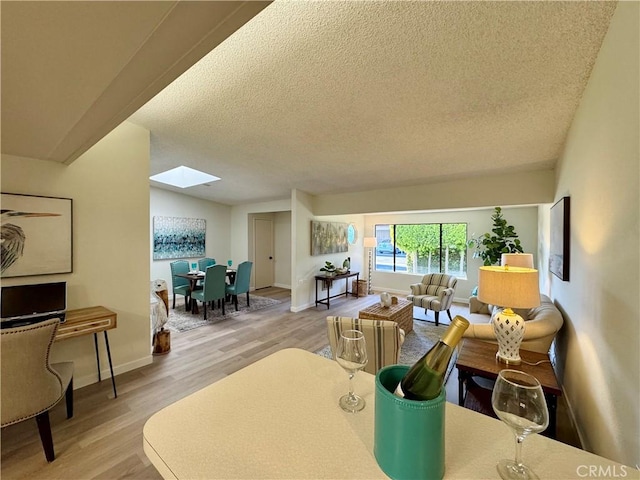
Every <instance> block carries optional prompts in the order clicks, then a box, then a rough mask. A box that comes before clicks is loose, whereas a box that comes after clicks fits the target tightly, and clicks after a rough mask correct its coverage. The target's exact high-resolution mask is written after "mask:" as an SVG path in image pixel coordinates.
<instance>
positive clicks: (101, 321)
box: [55, 307, 118, 398]
mask: <svg viewBox="0 0 640 480" xmlns="http://www.w3.org/2000/svg"><path fill="white" fill-rule="evenodd" d="M65 318H66V320H65V322H64V323H61V324H60V326H59V327H58V332H57V333H56V338H55V341H56V342H57V341H60V340H66V339H67V338H74V337H80V336H82V335H89V334H90V333H93V343H94V345H95V349H96V361H97V363H98V381H101V380H102V378H101V374H100V354H99V352H98V333H99V332H104V344H105V346H106V347H107V358H109V370H110V372H111V383H112V385H113V395H114V396H115V398H118V392H117V391H116V379H115V377H114V376H113V363H112V362H111V350H110V348H109V337H108V336H107V330H111V329H112V328H116V326H117V323H118V315H117V314H116V313H115V312H112V311H111V310H109V309H108V308H105V307H88V308H79V309H77V310H67V313H66V316H65Z"/></svg>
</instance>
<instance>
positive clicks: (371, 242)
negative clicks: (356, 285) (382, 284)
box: [363, 237, 378, 295]
mask: <svg viewBox="0 0 640 480" xmlns="http://www.w3.org/2000/svg"><path fill="white" fill-rule="evenodd" d="M363 242H364V248H368V249H369V284H368V286H367V295H371V294H372V293H373V290H372V289H371V265H372V263H373V261H372V256H373V249H374V248H376V247H377V246H378V239H377V238H376V237H364V239H363Z"/></svg>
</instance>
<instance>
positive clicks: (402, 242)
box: [375, 223, 467, 277]
mask: <svg viewBox="0 0 640 480" xmlns="http://www.w3.org/2000/svg"><path fill="white" fill-rule="evenodd" d="M375 235H376V239H377V240H378V246H377V247H376V249H375V269H376V270H377V271H387V272H389V271H392V272H406V273H417V274H421V275H425V274H427V273H446V274H449V275H455V276H457V277H465V276H466V274H467V224H466V223H418V224H408V225H376V226H375Z"/></svg>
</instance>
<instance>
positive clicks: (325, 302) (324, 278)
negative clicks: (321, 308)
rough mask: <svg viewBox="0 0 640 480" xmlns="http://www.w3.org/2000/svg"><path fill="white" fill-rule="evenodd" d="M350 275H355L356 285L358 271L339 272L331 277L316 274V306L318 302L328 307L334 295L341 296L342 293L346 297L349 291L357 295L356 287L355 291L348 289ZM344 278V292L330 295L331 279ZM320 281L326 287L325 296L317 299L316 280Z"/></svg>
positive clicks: (358, 275) (358, 277)
mask: <svg viewBox="0 0 640 480" xmlns="http://www.w3.org/2000/svg"><path fill="white" fill-rule="evenodd" d="M351 277H356V285H357V284H358V280H359V279H360V272H348V273H340V274H336V275H334V276H332V277H327V276H326V275H316V307H317V306H318V304H320V303H321V304H323V305H326V306H327V308H329V307H330V306H331V299H332V298H336V297H341V296H342V295H344V296H345V297H348V296H349V294H350V293H351V294H352V295H354V296H356V297H357V296H358V289H357V288H356V289H355V292H350V291H349V278H351ZM343 278H344V279H345V282H346V286H345V289H344V293H338V294H337V295H331V294H330V292H331V286H332V285H333V281H334V280H341V279H343ZM319 281H320V282H322V286H323V287H324V288H326V289H327V298H324V299H318V282H319Z"/></svg>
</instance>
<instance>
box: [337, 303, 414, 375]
mask: <svg viewBox="0 0 640 480" xmlns="http://www.w3.org/2000/svg"><path fill="white" fill-rule="evenodd" d="M343 330H360V331H361V332H362V333H363V334H364V338H365V342H366V343H367V358H368V359H369V361H368V362H367V365H366V366H365V367H364V371H365V372H369V373H371V374H374V375H375V374H376V372H377V371H378V370H380V369H381V368H382V367H385V366H387V365H395V364H397V363H398V361H399V359H400V348H401V347H402V344H403V343H404V330H402V329H401V328H400V327H399V326H398V324H397V323H396V322H392V321H389V320H369V319H364V318H351V317H332V316H329V317H327V334H328V336H329V345H330V346H331V356H332V357H333V358H334V360H335V358H336V350H337V347H338V339H339V338H340V333H341V332H342V331H343Z"/></svg>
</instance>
